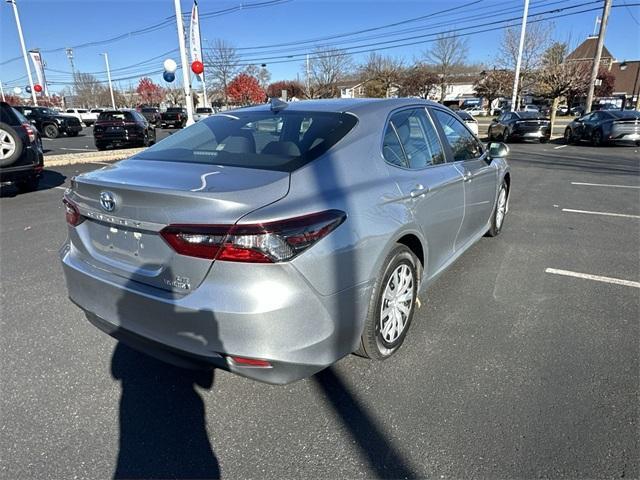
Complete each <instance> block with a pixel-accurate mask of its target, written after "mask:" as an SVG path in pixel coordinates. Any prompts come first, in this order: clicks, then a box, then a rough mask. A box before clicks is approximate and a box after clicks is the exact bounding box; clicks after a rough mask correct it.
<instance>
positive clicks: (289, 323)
mask: <svg viewBox="0 0 640 480" xmlns="http://www.w3.org/2000/svg"><path fill="white" fill-rule="evenodd" d="M60 255H61V260H62V265H63V270H64V274H65V278H66V282H67V287H68V291H69V297H70V299H71V300H72V301H73V302H74V303H75V304H76V305H78V306H79V307H80V308H82V309H83V310H84V311H85V313H86V314H87V317H88V318H89V319H90V321H91V322H92V323H93V324H94V325H96V326H97V327H98V328H100V329H101V330H103V331H105V332H107V333H109V334H110V335H111V336H113V337H115V338H119V339H121V340H123V341H124V342H125V343H128V344H130V345H131V346H133V347H134V348H137V349H139V350H143V351H145V352H147V353H150V354H151V355H154V356H156V357H158V358H161V359H162V360H165V361H168V362H170V363H174V364H178V365H181V366H190V365H195V366H201V365H208V366H215V367H219V368H223V369H225V370H228V371H231V372H234V373H237V374H239V375H242V376H245V377H249V378H252V379H255V380H260V381H263V382H267V383H276V384H284V383H289V382H292V381H295V380H299V379H301V378H305V377H308V376H310V375H312V374H313V373H315V372H317V371H320V370H322V369H323V368H325V367H327V366H329V365H331V364H333V363H335V362H336V361H337V360H339V359H340V358H342V357H343V356H345V355H348V354H349V353H351V352H353V351H354V350H355V349H356V347H357V344H358V341H359V338H360V334H361V331H362V323H363V321H364V318H365V315H366V308H367V306H368V300H369V292H370V288H369V286H368V285H361V286H357V287H353V288H350V289H347V290H344V291H342V292H339V293H337V294H334V295H330V296H322V295H320V294H318V293H317V292H316V291H315V290H314V289H313V288H312V287H311V286H309V284H308V283H307V282H306V280H305V279H304V278H303V277H302V276H301V275H300V274H299V273H298V272H297V270H296V269H295V268H294V267H293V266H292V265H290V264H280V265H250V264H230V263H229V262H215V263H214V265H213V266H212V270H211V272H210V273H209V275H208V276H207V278H206V279H205V280H204V281H203V283H202V284H201V285H200V286H199V287H198V288H196V289H195V290H193V291H192V292H191V293H189V294H187V295H178V294H175V293H171V292H168V291H165V290H161V289H158V288H154V287H151V286H147V285H144V284H140V283H138V282H135V281H131V280H127V279H125V278H122V277H119V276H116V275H114V274H112V273H109V272H105V271H104V270H102V269H98V268H96V267H93V266H91V265H89V264H87V263H86V262H84V261H82V260H80V259H79V258H78V256H77V254H76V253H74V249H73V246H71V245H69V244H67V245H65V246H64V247H63V248H62V250H61V252H60ZM256 267H257V268H256ZM229 356H240V357H248V358H257V359H263V360H267V361H269V362H270V363H271V368H258V367H243V366H238V365H237V364H235V363H234V362H233V361H232V360H231V359H230V358H228V357H229Z"/></svg>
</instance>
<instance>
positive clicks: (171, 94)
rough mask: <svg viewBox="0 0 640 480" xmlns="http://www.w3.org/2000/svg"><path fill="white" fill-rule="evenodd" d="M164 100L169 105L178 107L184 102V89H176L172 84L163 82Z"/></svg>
mask: <svg viewBox="0 0 640 480" xmlns="http://www.w3.org/2000/svg"><path fill="white" fill-rule="evenodd" d="M164 92H165V95H164V98H165V100H166V101H167V102H169V104H170V105H174V106H178V105H182V104H183V102H184V89H183V88H182V87H176V86H175V85H173V84H172V83H167V82H165V87H164Z"/></svg>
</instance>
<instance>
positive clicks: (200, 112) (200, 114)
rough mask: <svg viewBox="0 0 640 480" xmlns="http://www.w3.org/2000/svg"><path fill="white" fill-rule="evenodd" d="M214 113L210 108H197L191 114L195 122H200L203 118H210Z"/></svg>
mask: <svg viewBox="0 0 640 480" xmlns="http://www.w3.org/2000/svg"><path fill="white" fill-rule="evenodd" d="M214 113H215V112H214V111H213V108H211V107H198V108H196V111H195V113H194V114H193V119H194V120H195V121H196V122H197V121H198V120H202V119H203V118H207V117H210V116H211V115H213V114H214Z"/></svg>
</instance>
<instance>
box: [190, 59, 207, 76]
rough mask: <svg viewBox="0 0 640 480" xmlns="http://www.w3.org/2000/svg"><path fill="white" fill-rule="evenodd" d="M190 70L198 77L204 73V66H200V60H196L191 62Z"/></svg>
mask: <svg viewBox="0 0 640 480" xmlns="http://www.w3.org/2000/svg"><path fill="white" fill-rule="evenodd" d="M191 70H192V71H193V73H195V74H196V75H200V74H201V73H202V72H204V65H203V64H202V62H201V61H200V60H196V61H195V62H193V63H192V64H191Z"/></svg>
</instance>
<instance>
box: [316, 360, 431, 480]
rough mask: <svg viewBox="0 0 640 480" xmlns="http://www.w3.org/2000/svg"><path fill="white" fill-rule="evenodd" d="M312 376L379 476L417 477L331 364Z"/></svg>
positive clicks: (392, 477)
mask: <svg viewBox="0 0 640 480" xmlns="http://www.w3.org/2000/svg"><path fill="white" fill-rule="evenodd" d="M313 379H314V380H315V382H316V384H317V385H318V387H319V388H320V390H321V391H322V393H323V394H324V396H325V398H326V399H327V400H328V402H329V404H330V406H331V407H332V408H333V410H334V411H335V412H336V413H337V414H338V415H339V416H340V418H341V420H342V423H343V425H345V426H346V427H347V429H348V430H349V434H350V435H351V437H352V438H353V439H354V440H355V442H356V444H357V445H358V447H359V448H360V451H361V452H362V454H363V455H364V456H365V457H366V458H367V461H368V463H369V465H370V466H371V468H372V469H373V470H375V472H376V476H377V477H378V478H388V479H395V478H404V479H408V478H419V475H418V474H417V473H416V472H415V471H414V470H413V469H412V468H411V466H409V465H408V464H407V461H406V460H405V459H404V458H403V457H402V455H401V454H400V452H399V451H398V450H397V449H396V448H395V447H394V446H393V442H392V440H391V439H389V438H388V437H387V436H386V435H385V433H383V432H382V431H381V430H380V428H379V427H378V426H377V425H376V422H375V420H374V419H373V418H372V417H371V416H370V415H369V413H368V412H367V410H366V408H365V407H363V406H362V405H361V404H360V402H358V400H357V399H355V398H354V397H353V395H351V393H350V392H349V389H348V387H347V386H346V385H345V383H344V382H343V380H342V379H341V378H340V375H339V374H338V373H337V372H336V371H335V369H334V368H333V367H329V368H327V369H325V370H323V371H321V372H320V373H317V374H316V375H315V376H314V377H313Z"/></svg>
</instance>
